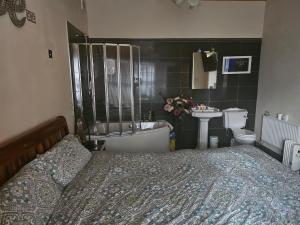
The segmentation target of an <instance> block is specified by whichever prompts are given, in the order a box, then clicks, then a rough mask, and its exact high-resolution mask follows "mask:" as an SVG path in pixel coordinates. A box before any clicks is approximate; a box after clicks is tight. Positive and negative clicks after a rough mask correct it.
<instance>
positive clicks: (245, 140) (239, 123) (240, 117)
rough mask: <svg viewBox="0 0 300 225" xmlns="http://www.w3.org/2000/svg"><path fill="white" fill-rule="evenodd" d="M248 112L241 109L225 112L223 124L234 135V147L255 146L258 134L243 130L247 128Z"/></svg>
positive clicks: (226, 110) (231, 109)
mask: <svg viewBox="0 0 300 225" xmlns="http://www.w3.org/2000/svg"><path fill="white" fill-rule="evenodd" d="M247 115H248V111H247V110H245V109H239V108H230V109H225V110H223V123H224V127H225V128H226V129H231V131H232V133H233V141H232V142H231V144H232V145H254V143H255V141H256V134H255V133H254V132H253V131H250V130H246V129H243V128H245V126H246V122H247V119H248V117H247Z"/></svg>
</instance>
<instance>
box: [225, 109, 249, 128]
mask: <svg viewBox="0 0 300 225" xmlns="http://www.w3.org/2000/svg"><path fill="white" fill-rule="evenodd" d="M247 115H248V111H247V110H245V109H239V108H230V109H225V110H223V125H224V127H225V128H226V129H229V128H230V129H237V128H238V129H241V128H244V127H245V126H246V122H247Z"/></svg>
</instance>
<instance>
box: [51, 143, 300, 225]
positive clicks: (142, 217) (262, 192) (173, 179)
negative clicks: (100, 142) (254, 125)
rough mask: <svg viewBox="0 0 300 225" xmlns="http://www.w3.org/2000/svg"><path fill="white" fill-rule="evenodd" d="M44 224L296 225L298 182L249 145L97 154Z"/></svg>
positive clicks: (299, 209) (298, 221) (299, 206)
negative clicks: (171, 151)
mask: <svg viewBox="0 0 300 225" xmlns="http://www.w3.org/2000/svg"><path fill="white" fill-rule="evenodd" d="M49 224H51V225H53V224H55V225H65V224H69V225H77V224H82V225H83V224H84V225H93V224H97V225H100V224H139V225H140V224H164V225H165V224H214V225H221V224H235V225H237V224H249V225H256V224H257V225H261V224H274V225H275V224H276V225H279V224H284V225H286V224H292V225H297V224H300V177H299V175H297V174H296V173H293V172H291V171H290V170H289V169H286V168H285V167H284V166H283V165H282V164H281V163H279V162H277V161H276V160H274V159H272V158H271V157H269V156H268V155H266V154H265V153H263V152H262V151H260V150H259V149H257V148H255V147H252V146H238V147H233V148H223V149H217V150H207V151H197V150H182V151H178V152H173V153H153V154H152V153H148V154H145V153H143V154H130V153H125V154H112V153H105V152H98V153H95V154H94V156H93V158H92V159H91V161H90V162H89V163H88V165H87V166H86V167H85V168H84V169H83V170H82V171H81V172H80V173H79V174H78V175H77V176H76V178H75V179H74V180H73V181H72V182H71V184H70V185H69V186H68V187H67V188H66V190H65V191H64V192H63V195H62V197H61V200H60V201H59V203H58V205H57V206H56V209H55V211H54V212H53V215H52V217H51V219H50V221H49Z"/></svg>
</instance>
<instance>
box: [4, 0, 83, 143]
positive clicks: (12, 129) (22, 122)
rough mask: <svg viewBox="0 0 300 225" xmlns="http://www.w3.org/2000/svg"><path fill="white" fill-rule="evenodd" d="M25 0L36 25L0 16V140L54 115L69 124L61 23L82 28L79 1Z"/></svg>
mask: <svg viewBox="0 0 300 225" xmlns="http://www.w3.org/2000/svg"><path fill="white" fill-rule="evenodd" d="M26 2H27V8H28V9H29V10H31V11H33V12H35V13H36V18H37V24H32V23H30V22H28V21H27V22H26V24H25V26H24V27H22V28H20V29H19V28H16V27H15V26H14V25H13V24H12V23H11V21H10V19H9V16H8V15H7V14H6V15H5V16H1V17H0V29H1V31H0V32H1V35H0V142H1V141H3V140H5V139H7V138H10V137H11V136H14V135H16V134H18V133H20V132H22V131H24V130H26V129H28V128H31V127H33V126H35V125H36V124H38V123H40V122H42V121H45V120H47V119H49V118H51V117H54V116H57V115H64V116H65V117H66V118H67V120H68V124H69V127H70V128H73V107H72V92H71V82H70V72H69V56H68V38H67V31H66V22H67V20H69V21H70V22H71V23H73V24H74V25H75V26H77V27H78V28H79V29H81V30H82V31H84V32H87V18H86V13H85V12H82V11H80V1H79V0H27V1H26ZM48 49H52V50H53V54H54V59H52V60H50V59H48V55H47V54H48Z"/></svg>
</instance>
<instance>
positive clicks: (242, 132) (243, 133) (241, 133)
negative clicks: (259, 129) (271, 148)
mask: <svg viewBox="0 0 300 225" xmlns="http://www.w3.org/2000/svg"><path fill="white" fill-rule="evenodd" d="M233 135H234V136H235V137H245V138H246V137H249V138H251V137H254V138H255V137H256V134H255V133H254V132H253V131H251V130H246V129H234V130H233Z"/></svg>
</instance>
